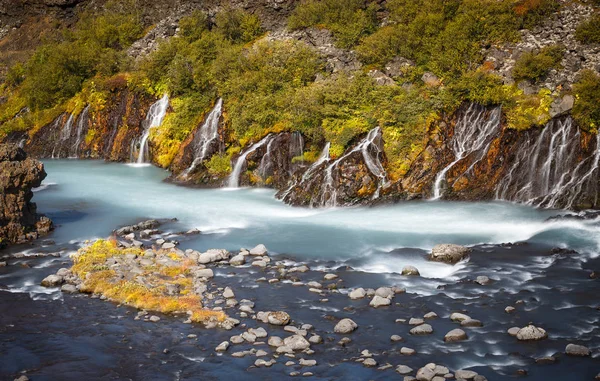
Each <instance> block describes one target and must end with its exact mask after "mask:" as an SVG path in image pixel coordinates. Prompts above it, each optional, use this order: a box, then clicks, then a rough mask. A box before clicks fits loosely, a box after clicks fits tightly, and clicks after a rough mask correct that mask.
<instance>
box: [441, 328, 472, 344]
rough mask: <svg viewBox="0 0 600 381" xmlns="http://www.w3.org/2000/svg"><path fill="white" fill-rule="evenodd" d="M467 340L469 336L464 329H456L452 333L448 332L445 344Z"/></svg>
mask: <svg viewBox="0 0 600 381" xmlns="http://www.w3.org/2000/svg"><path fill="white" fill-rule="evenodd" d="M466 339H467V334H466V333H465V331H463V330H462V329H459V328H456V329H453V330H452V331H450V332H448V333H447V334H446V336H444V341H445V342H454V341H462V340H466Z"/></svg>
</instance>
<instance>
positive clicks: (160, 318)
mask: <svg viewBox="0 0 600 381" xmlns="http://www.w3.org/2000/svg"><path fill="white" fill-rule="evenodd" d="M161 223H166V225H163V226H159V225H160V224H161ZM177 226H178V224H177V222H175V221H171V220H164V221H156V220H150V221H145V222H142V223H140V224H137V225H133V226H128V227H124V228H120V229H118V230H116V231H115V233H114V235H113V237H112V238H111V240H109V241H101V242H104V243H103V244H104V245H109V246H111V247H114V251H113V252H112V254H111V255H108V256H106V257H105V258H104V257H103V258H102V261H103V262H105V263H104V265H99V264H98V263H94V267H93V269H92V268H87V269H86V270H89V271H88V272H87V273H85V272H83V271H82V269H81V266H80V267H78V263H79V264H81V263H83V262H84V261H83V259H82V258H83V257H85V256H86V255H88V256H89V255H95V254H97V253H98V251H97V250H96V251H94V252H92V251H90V250H89V248H90V247H92V248H93V247H95V246H97V245H98V243H95V244H94V245H91V246H87V249H86V248H84V249H83V250H80V251H79V253H78V254H72V255H71V257H72V260H73V261H74V263H75V266H74V267H72V268H71V267H70V261H71V260H66V258H63V259H62V260H59V261H57V262H58V263H55V264H53V265H52V266H50V267H48V270H50V269H52V268H54V269H53V270H52V273H51V274H47V273H48V272H46V274H47V276H45V277H44V278H43V280H41V281H39V282H40V283H41V284H43V285H45V286H47V287H48V288H47V290H49V291H50V292H51V293H52V295H55V297H56V298H58V299H61V300H62V302H60V303H56V302H50V301H40V302H37V303H27V302H25V303H23V298H24V295H23V294H18V293H10V294H6V293H2V295H3V297H2V298H0V303H1V304H2V308H3V309H4V308H8V306H10V305H13V306H18V307H17V310H18V311H19V313H15V314H11V315H10V316H6V315H4V316H2V317H1V319H2V323H4V324H5V325H4V329H3V330H2V331H0V338H1V339H2V342H3V343H4V344H3V347H4V348H3V349H5V350H6V351H3V352H4V353H8V356H7V357H6V358H7V359H8V360H9V361H8V362H4V363H3V365H2V367H0V374H3V375H4V376H6V377H13V376H14V378H17V376H19V375H20V374H19V373H20V372H24V374H25V375H27V376H28V377H30V378H31V379H32V380H37V379H53V377H55V376H56V375H57V373H56V372H57V371H59V370H61V369H64V370H65V371H68V373H67V374H66V376H65V378H63V379H75V378H78V379H81V378H82V377H83V378H85V379H96V378H97V379H100V378H102V377H98V375H99V374H102V373H98V371H99V369H103V372H104V374H106V375H107V376H110V377H113V378H115V377H116V378H131V379H172V378H173V377H175V378H176V379H193V378H194V377H195V376H196V375H197V374H198V372H202V374H203V375H205V374H206V375H207V379H213V378H214V379H219V378H222V377H224V375H225V374H227V375H228V377H234V378H235V379H281V378H285V377H296V376H297V377H306V378H314V379H335V378H340V377H341V378H343V379H356V380H364V379H390V378H394V379H404V380H419V381H422V380H427V381H431V380H435V381H441V380H445V379H457V380H486V379H488V380H496V379H505V378H506V379H508V378H512V377H517V376H521V377H526V378H525V379H532V380H548V379H561V380H563V379H564V380H585V379H590V380H591V379H594V377H597V376H596V374H597V373H598V372H599V371H600V362H599V360H598V358H599V352H598V349H599V347H600V343H599V342H598V334H599V332H598V324H597V322H598V307H599V306H598V305H594V304H593V303H594V302H593V301H594V300H596V302H597V299H594V297H593V295H594V293H595V291H594V290H595V286H597V280H595V279H594V277H595V273H592V272H591V271H590V269H593V268H597V267H598V265H599V264H600V261H599V260H598V259H594V260H591V261H589V262H587V263H585V264H584V265H583V268H576V266H573V265H574V264H575V263H576V262H577V261H576V259H575V258H576V257H577V253H575V252H571V251H568V250H560V249H556V248H552V247H544V246H541V245H533V244H527V243H521V244H506V245H496V246H482V245H480V246H474V247H470V248H468V249H467V248H464V247H461V246H458V245H444V246H437V247H436V248H434V250H433V251H432V253H431V254H429V253H426V252H422V253H421V255H423V256H431V257H430V258H431V259H434V260H444V261H446V262H451V263H458V266H460V265H464V266H467V267H468V269H469V270H468V271H462V272H461V271H459V273H458V274H456V276H454V277H450V278H449V279H427V278H422V277H420V276H418V275H412V274H416V272H414V271H407V272H406V274H407V275H400V274H370V273H365V272H362V271H357V270H354V269H353V268H352V266H353V265H358V263H352V261H350V262H348V263H347V264H346V265H345V266H340V264H339V263H335V262H326V261H310V262H306V261H304V262H298V261H296V260H295V259H294V258H290V257H286V256H284V255H275V256H273V255H271V254H270V253H269V251H268V248H266V247H265V246H264V245H260V244H259V245H257V246H256V247H254V248H251V249H248V250H246V249H241V250H239V251H237V252H229V251H227V250H208V251H205V252H199V251H196V250H194V249H192V248H188V249H179V247H185V246H186V245H185V243H186V241H189V240H190V239H191V238H192V237H195V236H198V235H200V236H201V235H202V233H201V232H199V231H196V230H191V231H185V232H180V233H179V232H177ZM163 229H164V230H163ZM46 250H48V249H42V250H41V251H46ZM86 250H87V251H86ZM134 253H135V254H134ZM394 255H402V253H390V258H392V257H393V256H394ZM40 260H43V259H40V258H31V259H28V260H27V261H24V259H23V257H21V258H18V257H17V258H9V259H8V261H9V268H14V267H19V265H23V264H24V263H25V262H27V263H29V262H31V261H40ZM182 263H185V266H186V269H185V271H183V272H182V271H174V272H171V273H170V274H169V273H168V271H165V269H169V268H170V269H179V268H180V266H181V265H182ZM526 263H541V264H542V266H540V267H539V268H537V269H533V268H530V269H529V270H528V271H524V267H526V266H527V265H526ZM88 264H90V263H88ZM34 266H35V265H34ZM454 266H457V265H456V264H455V265H454ZM57 267H58V268H59V269H58V270H57V269H56V268H57ZM532 267H533V266H532ZM107 269H110V270H111V271H113V273H114V279H111V282H114V284H123V282H130V284H133V283H135V284H138V285H144V286H145V287H146V288H147V289H148V290H153V292H155V293H156V294H160V295H162V296H165V297H167V296H172V297H174V298H186V297H189V295H190V293H191V294H193V295H198V296H199V297H200V298H201V303H202V305H203V308H204V309H205V310H207V311H211V313H217V314H224V315H226V317H224V316H223V317H222V318H220V319H206V320H202V323H203V324H198V323H193V322H192V316H193V313H191V312H188V311H186V310H181V311H178V310H177V309H174V310H173V311H168V312H169V313H167V314H162V313H158V312H156V311H155V310H143V309H142V310H138V309H135V308H132V307H130V306H128V304H134V303H132V299H130V300H126V299H119V297H121V298H122V297H123V296H122V295H121V296H119V295H118V294H115V293H112V294H111V293H110V290H109V291H108V292H106V290H104V291H105V292H104V293H103V292H102V290H100V289H98V290H96V291H100V292H94V290H93V289H90V287H89V284H86V282H89V281H90V280H92V279H93V275H92V274H93V273H98V272H102V271H106V270H107ZM407 270H408V269H407ZM414 270H417V272H418V269H414ZM84 273H85V274H86V275H83V274H84ZM408 274H411V275H408ZM525 274H529V279H526V278H525V277H524V276H525ZM81 275H83V277H81ZM558 279H562V280H563V281H561V283H558ZM567 279H568V280H567ZM188 280H189V281H188ZM174 285H177V286H174ZM182 285H188V286H189V287H190V289H187V288H186V287H187V286H182ZM59 288H60V290H62V295H61V294H60V293H57V292H56V291H53V290H58V289H59ZM78 291H84V292H85V293H86V294H80V293H79V292H78ZM86 295H87V296H86ZM5 296H8V298H6V297H5ZM103 299H109V300H112V303H108V302H107V301H105V300H103ZM107 303H108V304H107ZM165 311H166V310H165ZM54 314H58V315H59V316H61V318H58V319H57V318H56V317H55V316H53V318H51V319H50V318H49V316H52V315H54ZM567 322H568V323H569V324H566V323H567ZM75 327H78V328H75ZM42 332H43V333H42ZM84 348H85V349H84ZM125 354H126V355H125ZM115 356H126V357H127V359H125V358H123V359H121V360H119V361H117V362H111V361H114V360H111V359H114V358H115ZM58 358H62V360H60V361H58ZM92 358H94V360H91V359H92ZM90 361H91V364H90ZM138 363H139V366H136V365H134V364H138ZM77 364H80V365H83V364H86V366H85V367H81V366H80V365H77ZM88 366H89V368H88ZM225 369H226V370H225ZM574 374H576V375H577V378H573V375H574ZM4 376H3V377H4ZM548 377H550V378H548ZM556 377H558V378H556Z"/></svg>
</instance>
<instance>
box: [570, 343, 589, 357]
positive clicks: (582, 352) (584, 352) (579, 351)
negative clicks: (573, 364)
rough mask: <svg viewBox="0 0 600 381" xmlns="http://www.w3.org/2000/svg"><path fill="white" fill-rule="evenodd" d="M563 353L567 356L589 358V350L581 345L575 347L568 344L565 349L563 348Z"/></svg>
mask: <svg viewBox="0 0 600 381" xmlns="http://www.w3.org/2000/svg"><path fill="white" fill-rule="evenodd" d="M565 352H566V353H567V354H568V355H569V356H581V357H585V356H589V355H590V350H589V348H587V347H584V346H583V345H577V344H569V345H567V347H566V348H565Z"/></svg>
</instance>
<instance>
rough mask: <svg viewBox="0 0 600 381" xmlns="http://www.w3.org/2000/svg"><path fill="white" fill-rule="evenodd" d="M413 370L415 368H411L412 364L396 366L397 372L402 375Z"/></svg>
mask: <svg viewBox="0 0 600 381" xmlns="http://www.w3.org/2000/svg"><path fill="white" fill-rule="evenodd" d="M412 371H413V368H411V367H410V366H406V365H398V366H397V367H396V372H398V373H399V374H402V375H406V374H409V373H411V372H412Z"/></svg>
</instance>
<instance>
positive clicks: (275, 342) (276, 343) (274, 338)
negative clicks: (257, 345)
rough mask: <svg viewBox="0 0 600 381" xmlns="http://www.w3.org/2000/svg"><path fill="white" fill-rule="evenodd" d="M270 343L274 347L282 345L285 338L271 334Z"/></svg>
mask: <svg viewBox="0 0 600 381" xmlns="http://www.w3.org/2000/svg"><path fill="white" fill-rule="evenodd" d="M268 344H269V345H270V346H272V347H280V346H282V345H283V340H281V337H279V336H271V337H269V341H268Z"/></svg>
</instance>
